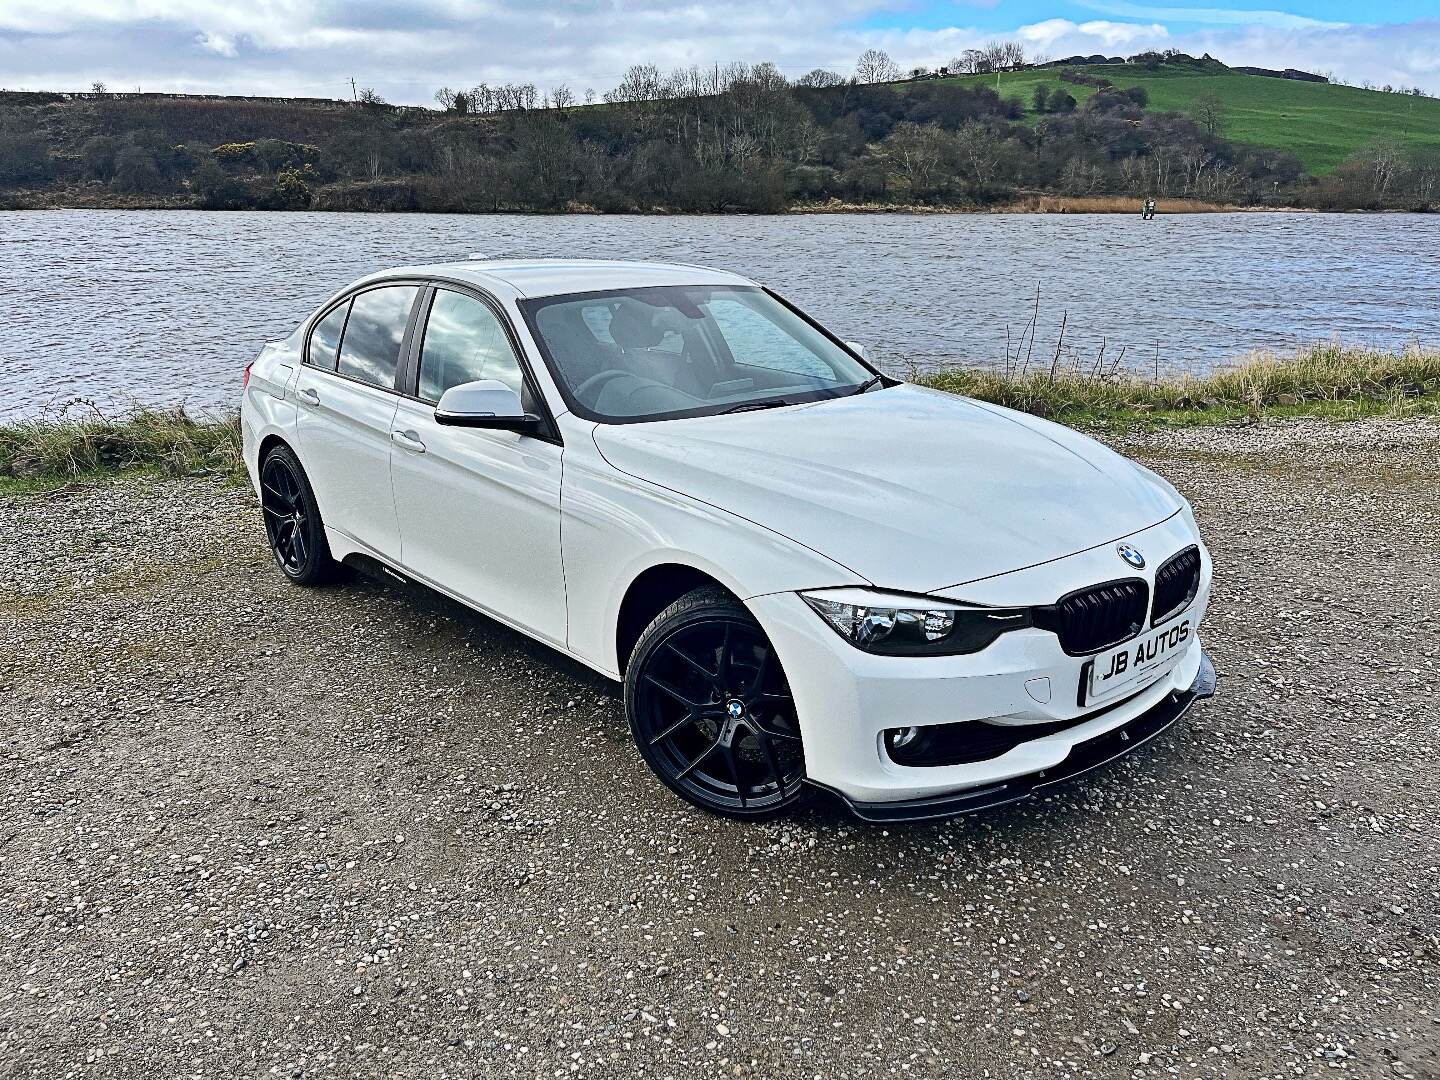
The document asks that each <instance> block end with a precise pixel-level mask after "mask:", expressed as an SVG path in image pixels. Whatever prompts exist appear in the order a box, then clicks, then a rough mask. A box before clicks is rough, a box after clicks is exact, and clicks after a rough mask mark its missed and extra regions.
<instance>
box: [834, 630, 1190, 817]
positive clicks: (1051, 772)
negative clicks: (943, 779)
mask: <svg viewBox="0 0 1440 1080" xmlns="http://www.w3.org/2000/svg"><path fill="white" fill-rule="evenodd" d="M1215 684H1216V678H1215V665H1214V664H1212V663H1211V662H1210V657H1209V656H1208V655H1207V654H1206V653H1203V652H1202V653H1201V654H1200V670H1199V671H1198V672H1196V674H1195V681H1194V682H1192V683H1191V684H1190V687H1189V689H1187V690H1176V691H1172V692H1171V693H1169V694H1166V695H1165V697H1163V698H1161V699H1160V701H1159V702H1157V703H1156V704H1155V705H1153V706H1151V708H1149V709H1148V710H1146V711H1145V712H1143V713H1141V714H1140V715H1139V716H1137V717H1135V718H1134V719H1133V720H1129V721H1127V722H1126V723H1124V724H1121V725H1120V726H1119V727H1118V728H1114V729H1112V730H1110V731H1107V732H1105V733H1104V734H1101V735H1096V736H1095V737H1094V738H1092V739H1087V740H1085V741H1084V742H1082V743H1077V744H1076V745H1075V747H1074V748H1073V749H1072V750H1071V751H1070V754H1069V756H1068V757H1067V758H1066V759H1065V760H1064V761H1062V762H1060V764H1058V765H1055V766H1053V767H1052V768H1049V769H1045V770H1043V771H1041V772H1036V773H1030V774H1028V775H1026V776H1016V777H1012V778H1011V779H1009V780H1006V781H1004V782H1002V783H999V784H992V785H990V786H989V787H984V788H968V789H966V790H965V791H960V792H956V793H955V794H953V795H936V796H931V797H930V798H926V799H907V800H904V801H901V802H857V801H855V800H854V799H849V798H847V797H845V796H844V795H842V794H840V792H838V791H836V790H835V789H834V788H830V787H827V786H826V785H824V784H815V786H816V787H818V788H821V789H822V790H824V791H827V792H829V793H830V794H831V795H833V796H835V798H837V799H839V800H840V802H841V803H843V804H844V806H845V807H846V809H848V810H849V811H850V812H851V813H852V814H854V815H855V816H856V817H858V818H859V819H860V820H861V821H867V822H870V823H871V824H874V825H884V824H888V823H891V822H901V821H932V820H935V819H936V818H947V817H955V816H956V815H958V814H973V813H974V812H975V811H977V810H988V809H990V808H991V807H994V806H1004V805H1005V804H1006V803H1013V802H1019V801H1020V800H1021V799H1028V798H1029V797H1030V796H1032V795H1034V794H1036V793H1037V792H1039V791H1041V790H1043V789H1044V788H1048V787H1050V786H1051V785H1053V784H1059V783H1061V782H1062V781H1065V780H1071V779H1074V778H1075V777H1077V776H1079V775H1081V774H1082V773H1087V772H1089V771H1090V770H1091V769H1095V768H1099V767H1100V766H1101V765H1104V764H1105V763H1107V762H1110V761H1114V760H1115V759H1116V758H1118V757H1120V756H1122V755H1124V754H1128V753H1129V752H1130V751H1131V750H1134V749H1135V748H1136V747H1137V746H1142V745H1144V744H1145V743H1147V742H1149V741H1150V740H1151V739H1153V738H1154V737H1155V736H1156V735H1159V734H1160V733H1161V732H1162V731H1164V730H1165V729H1166V728H1168V727H1169V726H1170V725H1171V724H1173V723H1175V721H1176V720H1179V719H1180V717H1182V716H1184V715H1185V713H1186V712H1188V711H1189V709H1190V706H1192V705H1194V704H1195V702H1197V701H1199V700H1200V699H1201V698H1208V697H1213V696H1214V694H1215ZM810 782H811V783H814V782H813V781H810Z"/></svg>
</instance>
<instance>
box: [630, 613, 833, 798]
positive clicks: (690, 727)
mask: <svg viewBox="0 0 1440 1080" xmlns="http://www.w3.org/2000/svg"><path fill="white" fill-rule="evenodd" d="M625 709H626V712H627V714H628V715H629V718H630V730H631V732H632V733H633V734H634V736H635V742H636V745H637V746H638V747H639V748H640V754H641V756H642V757H643V758H644V759H645V761H646V763H647V764H648V765H649V766H650V768H652V769H653V770H654V771H655V773H656V775H658V776H659V777H660V779H661V780H662V781H664V782H665V784H666V785H667V786H668V787H669V788H670V789H671V790H672V791H674V792H675V793H676V794H677V795H679V796H680V797H681V798H683V799H686V800H688V801H689V802H692V803H694V804H695V805H696V806H699V807H702V808H703V809H706V810H709V811H711V812H713V813H717V814H725V815H728V816H731V817H738V818H748V819H760V818H769V817H775V816H777V815H779V814H782V813H784V812H785V811H787V810H789V809H791V808H792V807H794V806H795V805H796V804H797V803H798V802H800V801H801V799H802V798H803V797H804V795H805V787H804V784H803V780H804V778H805V758H804V754H803V752H802V747H801V742H800V725H799V722H798V720H797V719H796V716H795V702H794V700H793V699H792V697H791V695H790V686H789V683H788V682H787V681H786V679H785V672H784V671H783V670H781V667H780V662H779V659H778V658H777V657H776V656H775V651H774V649H773V648H772V647H771V645H770V641H769V639H767V638H766V636H765V632H764V631H763V630H762V629H761V628H760V624H759V623H757V622H756V621H755V618H754V617H753V616H752V615H751V614H750V612H749V611H747V610H746V608H745V606H744V605H743V604H741V603H740V602H739V601H737V600H736V599H735V598H734V597H733V596H731V595H730V594H729V593H727V592H725V591H724V590H722V589H718V588H705V589H696V590H695V591H693V592H690V593H687V594H686V595H685V596H682V597H681V598H680V599H679V600H677V601H675V603H673V604H671V605H670V606H669V607H668V608H666V609H665V610H664V611H662V612H661V613H660V614H659V615H658V616H656V618H655V621H654V622H652V623H651V624H650V626H649V627H648V628H647V629H646V631H645V632H644V633H643V634H642V635H641V636H640V640H639V642H638V643H637V644H636V646H635V651H634V652H633V654H632V655H631V658H630V663H629V666H628V667H627V669H626V674H625Z"/></svg>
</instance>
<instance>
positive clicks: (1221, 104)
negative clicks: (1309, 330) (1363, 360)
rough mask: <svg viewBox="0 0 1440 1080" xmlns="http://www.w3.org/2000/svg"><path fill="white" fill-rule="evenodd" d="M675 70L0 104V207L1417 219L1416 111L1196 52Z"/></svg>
mask: <svg viewBox="0 0 1440 1080" xmlns="http://www.w3.org/2000/svg"><path fill="white" fill-rule="evenodd" d="M696 74H697V73H696V72H693V71H691V72H680V71H677V72H675V73H673V74H672V75H671V76H668V77H667V76H663V75H661V74H660V73H659V72H658V71H657V70H656V69H655V68H653V67H647V66H638V67H636V68H632V69H631V71H630V72H629V73H627V76H626V81H625V82H624V83H622V84H621V86H619V87H617V88H615V90H613V91H611V92H610V93H609V94H607V95H606V98H607V100H606V102H604V103H597V104H594V105H574V104H569V103H568V102H567V103H565V104H564V105H563V106H562V105H555V104H554V103H553V102H546V101H544V100H543V99H540V98H538V96H537V94H536V91H535V88H534V87H533V86H530V85H528V84H527V85H525V86H522V87H501V88H484V87H477V88H475V89H474V90H471V91H465V92H459V93H454V92H451V96H450V98H449V99H448V100H449V105H448V107H447V108H444V109H425V108H416V107H395V106H389V105H385V104H384V103H381V102H374V101H371V102H346V101H324V100H311V99H279V98H238V97H237V98H225V97H205V96H198V95H167V94H110V93H91V94H59V93H48V94H47V93H6V92H0V207H12V208H24V207H47V206H91V207H107V206H109V207H131V206H157V207H184V206H192V207H197V208H202V209H214V210H225V209H276V210H284V209H303V208H311V209H320V210H380V211H384V210H394V211H404V210H416V211H442V212H500V211H525V212H566V211H576V210H589V211H600V212H631V213H635V212H639V213H648V212H686V213H697V212H698V213H719V212H730V211H744V212H751V213H776V212H781V211H784V210H787V209H795V208H843V207H853V206H857V205H858V206H870V207H877V208H881V207H893V208H906V207H909V208H919V207H933V208H937V209H957V210H976V209H1003V208H1007V207H1008V208H1025V207H1031V208H1036V209H1045V208H1048V207H1051V206H1055V205H1056V204H1055V198H1057V197H1058V198H1059V199H1060V200H1061V203H1060V204H1059V206H1058V208H1060V209H1115V210H1123V211H1125V212H1133V211H1134V208H1135V207H1136V205H1137V204H1138V202H1139V201H1140V200H1143V199H1148V198H1158V199H1162V200H1166V205H1165V206H1164V207H1163V210H1164V212H1171V211H1173V210H1179V209H1186V208H1189V209H1197V210H1198V209H1215V208H1224V207H1227V206H1268V207H1276V208H1283V207H1307V208H1315V209H1336V210H1338V209H1345V210H1361V209H1366V210H1382V209H1396V210H1430V209H1434V208H1436V207H1437V206H1440V101H1436V100H1434V99H1431V98H1423V97H1414V96H1408V95H1401V94H1393V93H1379V92H1375V91H1367V90H1358V89H1354V88H1351V87H1343V86H1331V85H1327V84H1323V83H1314V82H1301V81H1294V80H1288V79H1280V78H1268V77H1264V76H1260V75H1253V74H1245V73H1243V72H1240V71H1235V70H1231V69H1229V68H1226V67H1225V66H1224V65H1223V64H1221V63H1219V62H1218V61H1215V60H1212V59H1209V58H1202V59H1200V60H1195V59H1192V58H1188V57H1187V58H1183V59H1175V60H1166V61H1164V62H1163V63H1161V62H1157V61H1155V60H1153V59H1152V58H1151V57H1150V56H1149V55H1148V54H1142V55H1141V56H1139V57H1135V58H1132V60H1131V62H1129V63H1118V62H1117V63H1107V64H1094V65H1091V64H1085V63H1079V64H1076V65H1065V66H1054V65H1050V66H1046V67H1042V68H1031V69H1025V70H1020V71H1011V72H1004V73H1001V74H998V75H995V74H991V75H972V76H961V77H957V78H947V79H937V78H933V77H924V78H918V77H917V78H915V79H911V80H903V81H897V82H876V83H858V82H856V81H854V80H849V81H846V80H841V79H840V78H839V77H838V76H833V75H831V76H828V80H829V81H826V82H823V83H821V82H813V81H811V82H806V81H801V82H796V83H791V82H789V81H788V80H786V79H785V78H784V77H783V76H782V75H781V74H780V73H779V71H778V70H777V69H776V68H775V67H774V66H773V65H770V64H758V65H755V66H753V67H747V66H745V65H733V66H732V67H731V68H727V69H725V70H724V71H723V72H716V73H715V77H714V80H713V81H712V82H709V83H703V84H697V83H696V82H695V81H694V77H695V75H696ZM812 74H817V73H812ZM818 74H821V75H825V74H827V73H818ZM1042 90H1043V91H1044V93H1038V92H1039V91H1042ZM443 96H444V95H442V97H443ZM1205 103H1208V107H1207V108H1197V106H1200V105H1203V104H1205Z"/></svg>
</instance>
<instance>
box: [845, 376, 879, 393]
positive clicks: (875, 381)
mask: <svg viewBox="0 0 1440 1080" xmlns="http://www.w3.org/2000/svg"><path fill="white" fill-rule="evenodd" d="M884 381H885V376H884V375H871V376H870V378H868V379H866V380H865V381H864V382H862V383H861V384H860V385H859V386H857V387H855V389H854V390H851V391H849V392H848V393H847V394H846V395H845V396H846V397H854V396H855V395H856V394H863V393H865V391H866V390H869V389H870V388H871V387H872V386H879V385H880V384H881V383H882V382H884Z"/></svg>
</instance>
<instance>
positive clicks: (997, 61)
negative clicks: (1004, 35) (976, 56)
mask: <svg viewBox="0 0 1440 1080" xmlns="http://www.w3.org/2000/svg"><path fill="white" fill-rule="evenodd" d="M980 57H981V63H982V65H983V70H985V71H987V72H989V71H1016V70H1018V69H1020V68H1022V67H1024V66H1025V49H1024V48H1023V47H1022V46H1021V44H1020V43H1019V42H1018V41H992V42H990V44H988V45H986V46H985V48H983V49H981V50H980Z"/></svg>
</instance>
